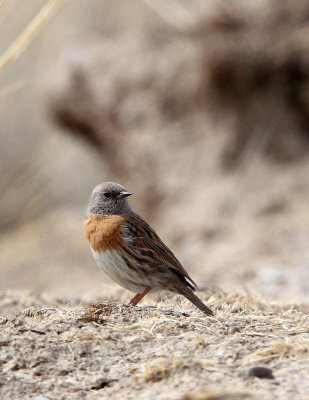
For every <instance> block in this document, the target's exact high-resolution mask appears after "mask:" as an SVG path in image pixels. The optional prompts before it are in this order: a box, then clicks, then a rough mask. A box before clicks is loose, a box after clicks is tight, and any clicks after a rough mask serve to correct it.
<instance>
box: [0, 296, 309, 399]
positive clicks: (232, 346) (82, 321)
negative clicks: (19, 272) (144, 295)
mask: <svg viewBox="0 0 309 400" xmlns="http://www.w3.org/2000/svg"><path fill="white" fill-rule="evenodd" d="M199 295H200V296H201V297H202V299H204V300H205V301H207V304H209V305H210V306H211V307H212V308H213V309H215V310H216V312H217V315H216V318H208V317H205V316H203V315H202V314H201V313H200V312H199V311H198V310H196V309H195V308H193V306H191V305H189V304H188V303H187V301H186V300H183V299H182V298H181V297H180V296H172V295H169V294H168V293H166V294H165V295H163V294H161V295H160V296H156V297H153V298H152V299H150V300H149V299H148V300H146V303H149V302H151V304H152V305H148V304H142V305H140V306H137V307H135V308H132V307H130V306H125V305H119V304H116V303H115V302H111V301H110V300H109V299H108V298H102V299H100V302H98V303H95V304H91V303H88V304H85V303H84V304H81V303H80V302H79V300H78V299H77V300H75V301H74V302H71V303H70V302H68V304H66V305H64V304H63V303H64V300H62V301H61V304H60V303H59V301H56V300H53V299H51V298H49V299H47V298H44V297H35V296H34V295H31V294H30V293H26V292H1V297H0V310H1V313H2V314H3V313H8V315H7V317H1V319H0V327H1V341H0V365H1V371H2V373H1V377H0V394H1V397H2V398H3V399H8V400H9V399H14V400H15V399H21V398H22V399H35V398H38V399H39V398H40V396H43V397H44V398H47V399H50V400H54V399H83V398H84V399H110V398H124V399H149V400H150V399H154V398H155V399H192V400H193V399H195V400H197V399H199V400H202V399H204V400H207V399H209V400H210V399H222V400H223V399H261V398H264V399H291V398H293V399H303V400H305V399H306V398H308V393H309V382H308V365H309V336H308V329H309V321H308V316H307V315H308V310H309V304H299V305H291V304H281V303H270V302H268V301H267V300H265V299H262V298H260V297H257V296H253V295H245V294H237V293H224V292H221V291H218V290H213V291H208V292H206V291H204V292H200V293H199ZM124 300H125V299H124V298H122V299H118V301H119V302H120V303H121V302H123V301H124ZM154 301H155V302H154ZM252 365H264V366H267V367H269V368H271V369H272V374H273V379H261V378H257V377H249V376H248V368H250V366H252Z"/></svg>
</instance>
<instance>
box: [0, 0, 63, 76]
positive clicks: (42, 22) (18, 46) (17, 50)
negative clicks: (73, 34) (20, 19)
mask: <svg viewBox="0 0 309 400" xmlns="http://www.w3.org/2000/svg"><path fill="white" fill-rule="evenodd" d="M66 2H67V0H49V2H48V3H46V4H45V5H44V6H43V7H42V8H41V10H40V11H39V12H38V14H37V15H36V16H35V17H34V18H33V19H32V21H31V22H30V23H29V25H28V26H27V27H26V28H25V29H24V31H23V32H22V33H21V34H20V35H19V36H18V37H17V38H16V39H15V41H14V42H13V43H12V44H11V46H10V47H9V48H8V49H7V50H6V51H5V53H4V54H3V55H2V56H1V57H0V73H1V72H2V71H3V70H4V68H5V67H7V66H8V65H9V64H10V63H11V62H12V61H14V60H15V59H16V58H18V57H19V56H20V55H21V54H22V53H23V51H24V50H25V49H26V48H27V47H28V46H29V45H30V44H31V43H32V41H33V40H34V39H35V38H36V37H37V36H38V35H39V33H40V32H41V30H42V29H43V28H44V27H45V26H46V25H47V24H48V22H49V21H50V20H51V19H52V17H53V16H54V15H55V14H56V13H57V12H58V11H59V10H60V8H61V7H62V6H63V5H64V4H65V3H66ZM3 3H4V2H2V3H0V7H1V6H2V5H3Z"/></svg>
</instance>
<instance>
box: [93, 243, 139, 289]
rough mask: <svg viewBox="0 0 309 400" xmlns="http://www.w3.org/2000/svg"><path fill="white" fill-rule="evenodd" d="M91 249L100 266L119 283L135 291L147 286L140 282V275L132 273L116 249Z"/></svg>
mask: <svg viewBox="0 0 309 400" xmlns="http://www.w3.org/2000/svg"><path fill="white" fill-rule="evenodd" d="M90 248H91V247H90ZM91 251H92V254H93V257H94V259H95V261H96V263H97V264H98V266H99V267H100V268H101V269H102V270H103V271H104V272H105V273H106V274H107V275H108V276H109V277H110V278H111V279H112V280H113V281H114V282H116V283H118V285H120V286H122V287H124V288H125V289H128V290H131V292H135V293H142V292H143V291H144V290H145V289H146V287H147V286H146V285H143V284H142V282H138V277H135V276H134V275H133V274H132V271H130V270H129V268H128V267H127V265H126V263H125V262H124V260H123V259H122V257H121V256H120V255H119V254H118V252H117V251H116V250H106V251H94V250H92V248H91Z"/></svg>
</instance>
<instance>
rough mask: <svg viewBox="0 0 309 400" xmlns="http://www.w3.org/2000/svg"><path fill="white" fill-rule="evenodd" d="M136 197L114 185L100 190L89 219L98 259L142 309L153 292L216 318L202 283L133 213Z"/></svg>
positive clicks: (87, 229)
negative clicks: (199, 287) (199, 288)
mask: <svg viewBox="0 0 309 400" xmlns="http://www.w3.org/2000/svg"><path fill="white" fill-rule="evenodd" d="M131 194H132V193H130V192H128V191H126V189H125V188H124V187H123V186H121V185H119V184H117V183H113V182H105V183H102V184H100V185H98V186H96V187H95V188H94V190H93V192H92V195H91V198H90V202H89V206H88V209H87V219H86V221H85V235H86V237H87V239H88V240H89V242H90V247H91V250H92V254H93V256H94V259H95V261H96V262H97V264H98V265H99V267H100V268H102V269H103V271H104V272H105V273H106V274H107V275H108V276H109V277H110V278H111V279H112V280H113V281H115V282H116V283H118V284H119V285H120V286H122V287H124V288H125V289H128V290H131V291H132V292H135V293H137V294H136V295H135V296H134V297H133V298H132V299H131V301H130V304H132V305H136V304H137V303H138V302H139V301H140V300H141V299H142V298H143V297H144V296H145V294H147V293H148V292H149V291H150V290H161V289H166V290H170V291H172V292H175V293H179V294H182V295H183V296H185V297H186V298H187V299H188V300H190V301H191V303H193V304H194V305H195V306H196V307H198V308H199V309H200V310H202V311H203V312H204V313H205V314H207V315H214V313H213V311H212V310H211V309H210V308H208V307H207V306H206V305H205V304H204V303H203V302H202V301H201V300H200V299H199V298H198V297H197V296H196V295H195V294H194V293H193V290H195V288H196V284H195V283H194V281H193V280H192V279H191V278H190V276H189V274H188V272H187V271H186V270H185V269H184V267H183V266H182V265H181V264H180V262H179V261H178V260H177V258H176V257H175V256H174V254H173V253H172V252H171V250H170V249H169V248H168V247H167V246H166V245H165V244H164V243H163V242H162V240H161V239H160V238H159V236H158V235H157V234H156V232H155V231H154V230H153V229H152V228H151V227H150V226H149V225H148V224H147V222H145V221H144V220H143V219H142V218H141V217H140V216H139V215H137V214H136V213H135V212H134V211H132V210H131V208H130V206H129V203H128V201H127V197H128V196H131Z"/></svg>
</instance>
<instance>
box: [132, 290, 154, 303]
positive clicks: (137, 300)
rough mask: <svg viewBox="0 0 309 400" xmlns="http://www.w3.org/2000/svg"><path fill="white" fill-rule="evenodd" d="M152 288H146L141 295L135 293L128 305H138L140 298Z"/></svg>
mask: <svg viewBox="0 0 309 400" xmlns="http://www.w3.org/2000/svg"><path fill="white" fill-rule="evenodd" d="M151 289H152V288H151V287H150V286H148V287H147V288H146V289H145V290H144V291H143V293H137V294H136V295H135V296H134V297H133V298H132V299H131V300H130V303H129V304H131V305H132V306H136V304H137V303H139V302H140V301H141V300H142V298H143V297H144V296H145V295H146V294H147V293H148V292H149V291H150V290H151Z"/></svg>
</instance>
